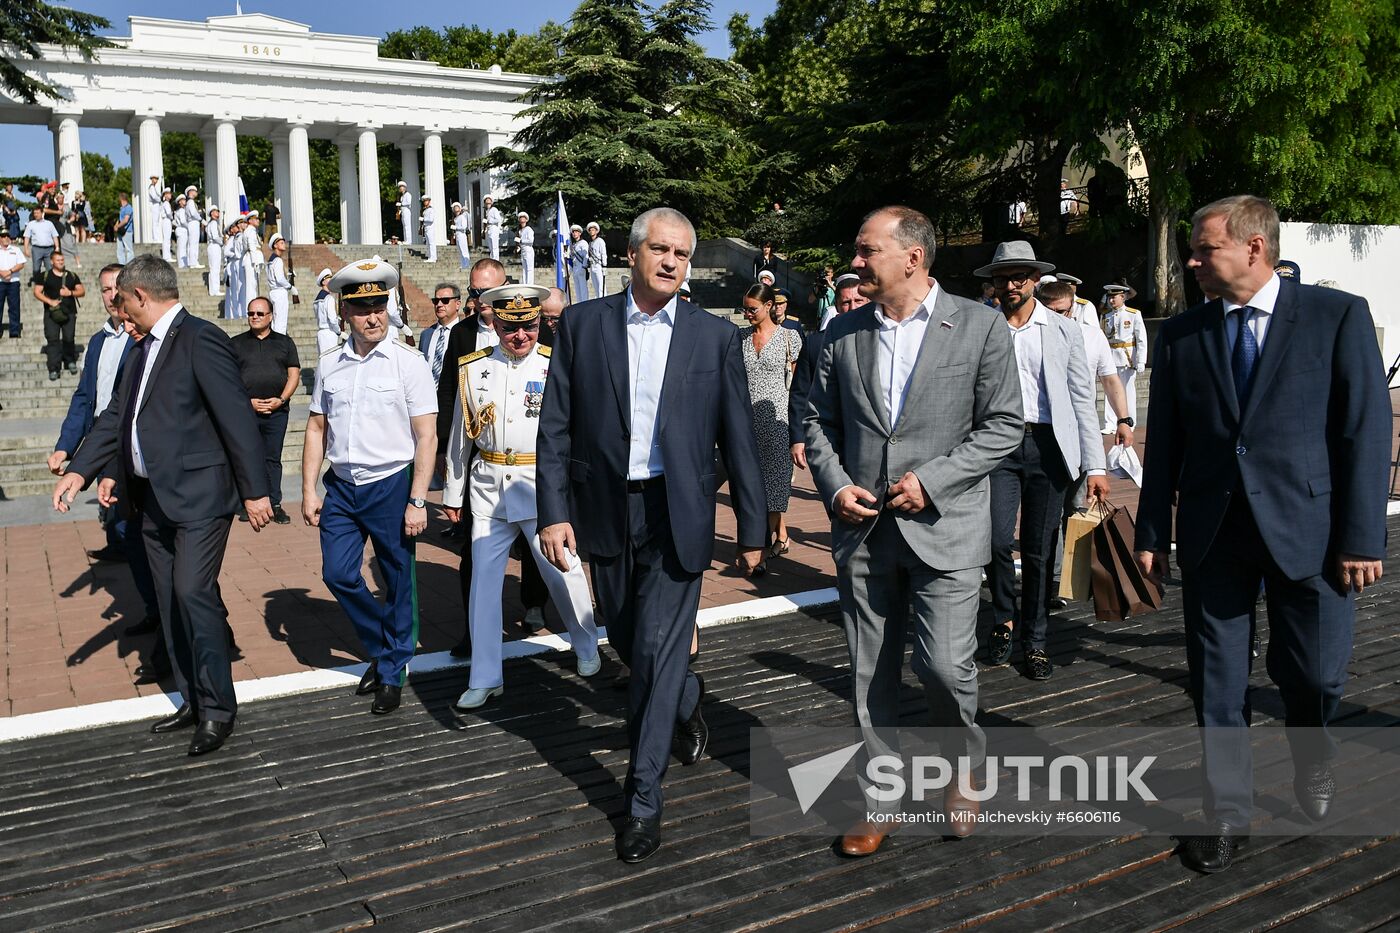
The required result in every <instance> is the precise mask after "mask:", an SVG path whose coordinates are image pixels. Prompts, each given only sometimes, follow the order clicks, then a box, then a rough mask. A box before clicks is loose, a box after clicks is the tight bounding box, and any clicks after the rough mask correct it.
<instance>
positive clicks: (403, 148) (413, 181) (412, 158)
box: [399, 137, 423, 217]
mask: <svg viewBox="0 0 1400 933" xmlns="http://www.w3.org/2000/svg"><path fill="white" fill-rule="evenodd" d="M399 172H400V176H399V177H401V178H402V179H403V180H404V181H406V182H408V193H409V194H410V195H412V196H413V216H414V217H417V216H418V208H419V206H420V202H419V200H418V196H419V195H421V194H422V193H423V189H422V187H421V186H420V185H419V184H418V139H417V137H410V138H406V139H404V140H403V142H401V143H399Z"/></svg>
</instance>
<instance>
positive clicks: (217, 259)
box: [204, 204, 224, 297]
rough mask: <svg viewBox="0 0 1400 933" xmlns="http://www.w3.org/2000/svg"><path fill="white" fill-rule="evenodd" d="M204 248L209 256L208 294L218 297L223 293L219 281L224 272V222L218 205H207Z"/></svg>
mask: <svg viewBox="0 0 1400 933" xmlns="http://www.w3.org/2000/svg"><path fill="white" fill-rule="evenodd" d="M204 249H205V254H206V255H207V256H208V257H209V272H208V274H207V275H206V276H205V278H207V279H208V280H209V294H211V295H213V296H215V297H218V296H219V295H222V294H223V293H224V290H223V287H222V286H221V284H220V282H221V279H222V278H223V273H224V223H223V217H222V215H221V212H220V211H219V208H218V205H214V204H211V205H209V219H208V220H207V221H205V223H204Z"/></svg>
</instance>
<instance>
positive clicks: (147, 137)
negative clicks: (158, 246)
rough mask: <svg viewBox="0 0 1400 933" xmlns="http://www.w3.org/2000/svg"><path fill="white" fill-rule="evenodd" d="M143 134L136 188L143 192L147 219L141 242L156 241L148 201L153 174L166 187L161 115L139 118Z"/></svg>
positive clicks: (153, 214) (142, 198) (152, 214)
mask: <svg viewBox="0 0 1400 933" xmlns="http://www.w3.org/2000/svg"><path fill="white" fill-rule="evenodd" d="M139 119H140V121H141V123H140V134H141V172H140V179H141V180H140V181H139V182H136V188H137V190H138V191H140V192H141V203H142V206H143V208H144V211H143V214H142V219H143V220H145V222H146V226H145V228H144V229H145V237H144V238H143V239H142V241H141V242H143V243H154V242H156V218H155V213H154V212H153V211H152V210H151V206H150V204H149V203H147V202H146V188H147V187H148V186H149V185H150V183H151V176H152V175H155V176H157V181H158V183H159V185H160V186H161V187H162V188H164V187H165V186H166V183H165V170H164V169H163V168H162V167H161V166H162V164H163V161H164V160H163V158H162V156H161V151H160V117H159V116H155V115H151V116H143V117H140V118H139Z"/></svg>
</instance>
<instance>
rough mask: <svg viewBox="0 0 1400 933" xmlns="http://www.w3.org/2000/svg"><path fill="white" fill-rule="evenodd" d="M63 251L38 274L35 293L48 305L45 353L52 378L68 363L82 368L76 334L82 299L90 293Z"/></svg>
mask: <svg viewBox="0 0 1400 933" xmlns="http://www.w3.org/2000/svg"><path fill="white" fill-rule="evenodd" d="M66 262H67V260H66V259H65V258H64V256H63V254H62V253H58V252H55V253H54V254H53V255H52V256H50V257H49V263H50V266H49V268H47V269H45V270H44V271H43V272H40V273H37V274H36V275H35V276H34V297H35V298H36V299H38V300H39V302H40V303H41V304H42V305H43V306H44V309H45V310H44V339H45V340H46V341H47V343H45V345H44V355H45V356H46V357H47V358H48V364H49V381H50V382H52V381H54V380H56V379H58V374H59V371H60V370H61V369H62V368H63V367H64V366H67V367H68V371H69V372H70V373H76V372H77V371H78V345H77V344H76V343H75V342H74V340H73V334H74V331H75V329H76V328H77V326H78V299H79V298H81V297H83V295H85V294H87V290H86V289H84V288H83V283H82V282H81V281H80V280H79V279H78V276H77V275H75V274H74V273H72V272H69V271H68V270H67V268H66V267H65V263H66Z"/></svg>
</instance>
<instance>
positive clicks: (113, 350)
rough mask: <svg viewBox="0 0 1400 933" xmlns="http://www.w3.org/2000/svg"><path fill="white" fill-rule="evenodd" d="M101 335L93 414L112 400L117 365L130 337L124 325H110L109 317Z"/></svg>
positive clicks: (119, 363) (100, 410)
mask: <svg viewBox="0 0 1400 933" xmlns="http://www.w3.org/2000/svg"><path fill="white" fill-rule="evenodd" d="M102 337H103V340H102V343H101V344H100V345H99V346H98V349H97V398H96V399H95V401H96V402H97V407H96V408H95V409H94V410H93V414H94V416H95V415H100V414H102V413H103V412H104V411H106V410H107V406H108V405H109V404H111V402H112V390H113V389H114V388H116V385H117V367H119V366H121V363H122V353H123V352H124V351H125V350H126V343H127V341H128V340H130V339H131V338H130V337H129V336H127V333H126V328H125V327H122V326H120V325H118V326H117V327H115V328H114V327H113V326H112V320H111V318H108V319H107V321H106V322H105V323H104V324H103V325H102ZM87 362H91V360H89V361H87ZM84 365H87V363H86V362H85V363H84Z"/></svg>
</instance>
